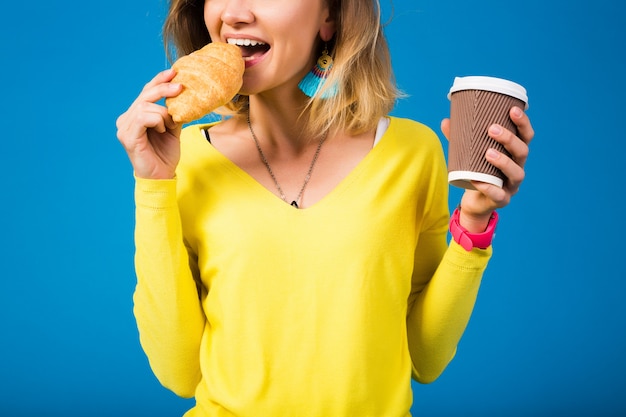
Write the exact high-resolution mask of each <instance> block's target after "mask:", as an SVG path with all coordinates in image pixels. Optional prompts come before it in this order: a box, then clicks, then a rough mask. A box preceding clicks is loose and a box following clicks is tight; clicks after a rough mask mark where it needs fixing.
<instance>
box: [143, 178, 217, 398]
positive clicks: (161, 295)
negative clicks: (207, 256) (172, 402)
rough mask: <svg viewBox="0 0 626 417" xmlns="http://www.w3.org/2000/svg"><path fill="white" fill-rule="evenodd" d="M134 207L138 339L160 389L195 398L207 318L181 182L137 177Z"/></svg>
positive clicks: (199, 376) (199, 377)
mask: <svg viewBox="0 0 626 417" xmlns="http://www.w3.org/2000/svg"><path fill="white" fill-rule="evenodd" d="M135 204H136V219H135V222H136V224H135V246H136V252H135V269H136V274H137V286H136V288H135V293H134V296H133V300H134V314H135V319H136V321H137V327H138V329H139V340H140V343H141V346H142V348H143V350H144V352H145V353H146V355H147V357H148V360H149V362H150V366H151V368H152V371H153V372H154V374H155V376H156V377H157V378H158V380H159V381H160V382H161V384H162V385H163V386H165V387H166V388H168V389H170V390H172V391H173V392H174V393H176V394H177V395H179V396H181V397H192V396H193V395H194V393H195V388H196V386H197V384H198V382H199V381H200V379H201V372H200V364H199V351H200V341H201V338H202V333H203V329H204V324H205V316H204V313H203V311H202V308H201V303H200V299H199V296H198V290H197V287H196V282H195V280H194V277H193V274H192V272H191V270H192V269H191V268H190V254H189V252H188V250H187V248H186V246H185V244H184V241H183V234H182V227H181V221H180V214H179V209H178V205H177V201H176V180H146V179H141V178H137V179H136V185H135Z"/></svg>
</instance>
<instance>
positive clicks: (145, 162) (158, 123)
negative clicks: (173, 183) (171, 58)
mask: <svg viewBox="0 0 626 417" xmlns="http://www.w3.org/2000/svg"><path fill="white" fill-rule="evenodd" d="M175 74H176V73H175V71H174V70H171V69H169V70H166V71H163V72H161V73H159V74H158V75H157V76H156V77H154V78H153V79H152V80H151V81H150V82H149V83H148V84H146V85H145V87H144V88H143V90H142V91H141V93H140V94H139V96H138V97H137V99H136V100H135V101H134V102H133V104H131V106H130V107H129V108H128V110H127V111H126V112H124V113H123V114H122V115H120V117H118V119H117V122H116V126H117V138H118V139H119V141H120V142H121V143H122V146H124V149H125V150H126V152H127V153H128V157H129V159H130V162H131V164H132V166H133V169H134V172H135V176H136V177H139V178H148V179H171V178H174V175H175V171H176V166H177V165H178V161H179V160H180V141H179V137H180V131H181V127H182V126H181V124H178V123H176V122H174V121H173V120H172V117H171V116H170V115H169V114H168V112H167V108H166V107H165V106H162V105H160V104H157V102H158V101H159V100H161V99H162V98H165V97H174V96H177V95H178V94H180V92H181V91H182V86H181V85H180V84H177V83H171V82H170V81H171V80H172V79H173V78H174V75H175Z"/></svg>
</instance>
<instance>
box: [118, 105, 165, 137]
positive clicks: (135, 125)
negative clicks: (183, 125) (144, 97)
mask: <svg viewBox="0 0 626 417" xmlns="http://www.w3.org/2000/svg"><path fill="white" fill-rule="evenodd" d="M169 118H170V117H169V115H168V114H167V109H166V108H165V107H163V106H160V105H158V104H155V103H148V102H143V103H139V104H138V105H137V106H135V107H134V108H133V110H131V111H130V112H129V113H127V114H124V115H123V117H120V118H119V119H118V122H119V126H118V131H119V134H118V137H119V138H120V140H121V141H123V142H128V143H130V142H133V141H136V140H137V139H139V138H141V137H143V136H144V135H145V133H146V130H147V129H150V128H152V129H154V130H156V131H157V132H159V133H163V132H165V130H166V121H165V120H166V119H169Z"/></svg>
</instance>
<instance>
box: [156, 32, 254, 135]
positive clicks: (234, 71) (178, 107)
mask: <svg viewBox="0 0 626 417" xmlns="http://www.w3.org/2000/svg"><path fill="white" fill-rule="evenodd" d="M172 68H173V69H175V70H176V75H175V76H174V79H173V80H172V82H175V83H180V84H182V85H183V90H182V92H181V93H180V94H179V95H177V96H176V97H168V98H166V100H165V105H166V107H167V110H168V113H169V114H170V115H171V116H172V119H173V120H174V121H175V122H177V123H188V122H191V121H193V120H196V119H199V118H201V117H203V116H205V115H206V114H208V113H210V112H211V111H213V110H215V109H216V108H218V107H220V106H223V105H224V104H226V103H228V102H229V101H230V100H232V98H233V97H234V96H235V95H236V94H237V93H238V92H239V89H241V85H242V84H243V72H244V70H245V64H244V61H243V58H242V57H241V50H240V49H239V47H237V46H235V45H230V44H228V43H223V42H211V43H209V44H207V45H206V46H204V47H203V48H202V49H199V50H197V51H195V52H192V53H191V54H189V55H185V56H183V57H181V58H179V59H178V60H177V61H176V62H175V63H174V65H172Z"/></svg>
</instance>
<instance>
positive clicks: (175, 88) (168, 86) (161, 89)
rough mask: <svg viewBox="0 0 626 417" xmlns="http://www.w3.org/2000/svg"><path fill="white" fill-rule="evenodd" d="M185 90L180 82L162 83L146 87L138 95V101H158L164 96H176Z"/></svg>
mask: <svg viewBox="0 0 626 417" xmlns="http://www.w3.org/2000/svg"><path fill="white" fill-rule="evenodd" d="M182 91H183V86H182V84H180V83H171V82H166V83H160V84H155V85H152V86H149V87H148V86H147V85H146V87H144V89H143V90H142V91H141V94H139V97H137V100H136V102H142V101H149V102H151V103H156V102H157V101H159V100H161V99H162V98H168V97H176V96H177V95H179V94H180V93H181V92H182Z"/></svg>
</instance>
